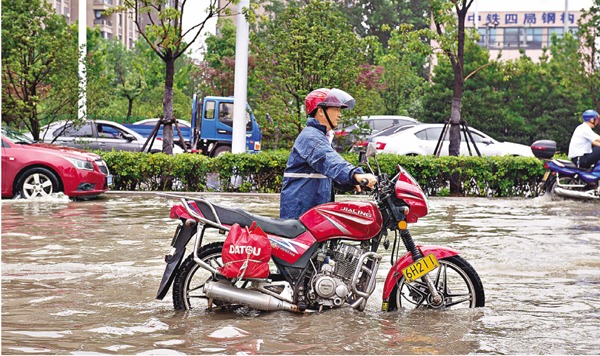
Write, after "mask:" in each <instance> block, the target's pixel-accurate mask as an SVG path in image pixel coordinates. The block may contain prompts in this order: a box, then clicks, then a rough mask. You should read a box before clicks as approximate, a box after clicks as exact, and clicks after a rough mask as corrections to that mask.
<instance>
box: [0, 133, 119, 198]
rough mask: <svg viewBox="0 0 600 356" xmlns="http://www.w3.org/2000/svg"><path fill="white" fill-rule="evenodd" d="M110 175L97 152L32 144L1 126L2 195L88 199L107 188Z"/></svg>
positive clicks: (8, 196)
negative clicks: (59, 194) (57, 196)
mask: <svg viewBox="0 0 600 356" xmlns="http://www.w3.org/2000/svg"><path fill="white" fill-rule="evenodd" d="M109 184H112V176H111V175H110V174H109V172H108V167H107V166H106V163H105V162H104V161H103V160H102V158H101V157H100V156H98V155H97V154H94V153H91V152H86V151H82V150H79V149H75V148H70V147H63V146H56V145H50V144H44V143H34V142H33V141H32V140H31V139H29V138H27V137H26V136H24V135H23V134H21V133H19V132H17V131H15V130H12V129H10V128H6V127H2V198H5V197H6V198H12V197H21V198H34V197H43V196H47V195H50V194H52V193H56V192H63V193H64V194H65V195H67V196H68V197H70V198H74V199H76V198H91V197H95V196H98V195H100V194H102V193H104V192H106V191H107V190H108V185H109Z"/></svg>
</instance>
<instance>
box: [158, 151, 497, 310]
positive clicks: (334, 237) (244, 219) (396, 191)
mask: <svg viewBox="0 0 600 356" xmlns="http://www.w3.org/2000/svg"><path fill="white" fill-rule="evenodd" d="M376 151H377V150H376V149H375V146H373V145H372V144H370V145H369V146H368V148H367V151H366V153H365V152H363V153H361V162H363V163H365V164H366V165H367V167H368V168H369V170H370V171H371V172H374V169H373V167H372V166H371V164H370V163H369V158H373V160H374V162H375V164H376V168H377V176H378V180H379V182H378V184H377V185H376V186H375V188H374V189H373V191H372V197H373V200H374V202H335V203H327V204H322V205H319V206H316V207H314V208H312V209H310V210H309V211H307V212H306V213H305V214H303V215H302V216H301V217H300V218H299V219H289V220H280V219H274V218H269V217H264V216H259V215H254V214H250V213H248V212H246V211H244V210H242V209H234V208H229V207H224V206H219V205H216V204H212V203H210V202H209V201H207V200H203V199H193V198H186V197H180V200H181V203H180V204H176V205H174V206H173V207H172V208H171V217H172V218H175V219H180V220H181V224H180V225H179V227H178V228H177V231H176V233H175V236H174V238H173V240H172V242H171V247H172V250H171V253H170V254H169V255H167V256H165V262H166V263H167V266H166V268H165V271H164V275H163V278H162V281H161V283H160V287H159V289H158V293H157V299H163V298H164V296H165V295H166V293H167V291H168V289H169V287H170V285H171V284H173V305H174V307H175V309H191V308H202V307H207V306H208V307H209V308H211V307H214V306H216V307H221V308H229V307H238V306H246V307H250V308H252V309H256V310H264V311H273V310H287V311H293V312H307V311H321V310H324V309H330V308H338V307H342V306H348V305H349V306H350V307H352V308H355V309H357V310H359V311H362V310H364V309H365V307H366V304H367V300H368V299H369V297H370V296H371V295H372V294H373V292H374V291H375V284H376V280H377V271H378V270H379V266H380V263H381V260H382V255H381V254H378V253H377V250H378V247H379V246H380V245H383V246H384V247H385V248H386V249H388V248H389V247H390V245H392V250H391V263H392V268H391V269H390V270H389V272H388V273H387V277H386V279H385V283H384V286H383V296H382V298H383V301H382V310H384V311H392V310H396V309H400V308H409V309H414V308H429V309H447V308H461V307H466V308H474V307H483V306H484V304H485V296H484V290H483V285H482V283H481V280H480V278H479V276H478V275H477V272H475V270H474V269H473V267H472V266H471V265H470V264H469V263H468V262H467V261H466V260H464V259H463V258H462V257H461V256H459V253H458V251H456V250H453V249H450V248H447V247H442V246H421V245H415V242H414V241H413V238H412V236H411V234H410V232H409V229H408V227H407V224H409V223H415V222H417V220H418V218H421V217H423V216H425V215H427V212H428V205H427V199H426V197H425V194H424V193H423V190H422V189H421V188H420V187H419V184H418V183H417V182H416V180H415V179H414V178H413V177H412V176H411V175H410V174H409V173H408V172H406V171H405V170H404V169H403V168H402V167H401V166H400V165H398V166H397V169H398V174H397V175H396V176H394V177H393V178H391V179H389V178H388V176H387V174H384V173H381V170H380V168H379V164H378V163H377V158H376V157H375V154H376ZM374 174H375V173H374ZM254 223H256V224H254ZM234 224H239V225H240V226H242V227H250V226H251V225H252V226H253V227H250V229H252V228H254V226H258V227H260V228H261V229H262V230H264V232H265V233H266V236H268V237H267V238H268V240H269V241H268V243H270V246H271V247H272V250H271V252H270V253H271V255H270V260H271V264H270V269H269V270H268V271H267V273H268V276H267V277H265V278H246V277H247V276H243V277H240V278H235V277H234V278H231V277H229V278H228V277H226V276H224V275H223V273H224V272H223V271H224V270H223V268H224V266H223V265H224V263H223V257H224V252H225V253H228V252H234V253H237V252H240V251H247V253H248V260H247V261H250V263H251V262H252V260H251V259H250V258H251V255H252V254H253V253H254V252H256V253H259V252H260V249H259V248H256V247H252V246H235V245H229V248H227V250H226V251H223V245H224V242H221V241H219V242H211V243H206V244H205V241H204V238H205V232H206V230H207V229H217V230H219V231H220V232H222V233H225V232H226V231H229V230H231V231H234V229H237V230H239V229H238V228H237V226H236V225H234ZM237 230H236V231H237ZM388 231H393V232H394V239H393V243H391V242H390V239H389V238H388ZM229 235H231V232H230V234H229ZM192 237H193V238H194V241H195V242H194V246H193V250H192V253H191V254H190V255H189V256H188V257H187V258H186V259H185V260H184V261H183V263H182V262H181V261H182V259H183V257H184V254H185V247H186V245H187V244H188V242H189V241H190V240H191V239H192ZM227 240H228V239H227ZM227 240H226V241H227ZM399 241H402V244H403V245H404V248H405V249H406V251H408V252H406V253H404V254H402V255H400V254H401V252H400V250H401V247H400V243H399ZM225 267H227V266H225ZM238 277H239V276H238Z"/></svg>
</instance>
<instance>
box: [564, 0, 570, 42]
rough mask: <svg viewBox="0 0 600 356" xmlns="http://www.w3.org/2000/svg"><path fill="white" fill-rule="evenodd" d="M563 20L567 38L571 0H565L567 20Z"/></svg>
mask: <svg viewBox="0 0 600 356" xmlns="http://www.w3.org/2000/svg"><path fill="white" fill-rule="evenodd" d="M563 22H564V25H565V29H564V34H563V38H566V36H567V32H569V0H565V20H564V21H563Z"/></svg>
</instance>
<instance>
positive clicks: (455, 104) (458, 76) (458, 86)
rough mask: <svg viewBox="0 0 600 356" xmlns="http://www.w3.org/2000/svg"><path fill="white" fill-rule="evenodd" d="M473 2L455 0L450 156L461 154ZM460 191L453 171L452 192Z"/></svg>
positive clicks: (451, 179) (451, 177) (456, 176)
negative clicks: (468, 26)
mask: <svg viewBox="0 0 600 356" xmlns="http://www.w3.org/2000/svg"><path fill="white" fill-rule="evenodd" d="M472 3H473V0H463V1H462V5H463V7H462V8H460V7H459V6H458V2H455V4H456V5H457V6H456V10H457V11H456V12H457V13H456V15H457V20H458V34H457V35H458V38H457V40H458V47H457V53H456V57H454V56H452V55H451V56H450V62H451V63H452V69H453V71H454V91H453V95H452V108H451V111H450V145H449V146H448V155H450V156H458V155H459V154H460V121H461V120H460V112H461V107H462V97H463V87H464V83H465V79H464V78H465V76H464V67H465V18H466V16H467V11H469V7H470V6H471V4H472ZM460 192H461V187H460V182H459V181H458V173H453V174H452V175H451V176H450V193H452V194H458V193H460Z"/></svg>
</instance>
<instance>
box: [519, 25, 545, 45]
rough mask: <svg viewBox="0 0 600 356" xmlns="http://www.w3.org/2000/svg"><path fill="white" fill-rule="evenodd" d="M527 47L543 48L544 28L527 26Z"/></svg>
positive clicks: (525, 40)
mask: <svg viewBox="0 0 600 356" xmlns="http://www.w3.org/2000/svg"><path fill="white" fill-rule="evenodd" d="M522 42H525V44H526V46H527V48H531V49H541V48H542V29H541V28H526V29H525V38H524V41H522Z"/></svg>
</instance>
